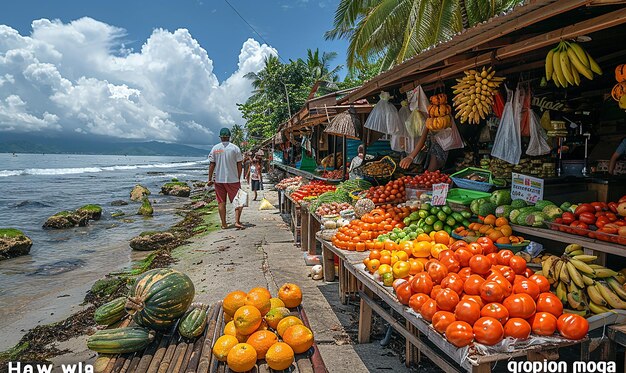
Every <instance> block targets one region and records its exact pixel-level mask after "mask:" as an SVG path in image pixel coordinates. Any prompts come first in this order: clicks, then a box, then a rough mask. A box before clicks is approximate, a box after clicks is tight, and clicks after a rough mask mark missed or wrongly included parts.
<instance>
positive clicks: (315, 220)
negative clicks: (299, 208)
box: [307, 211, 322, 255]
mask: <svg viewBox="0 0 626 373" xmlns="http://www.w3.org/2000/svg"><path fill="white" fill-rule="evenodd" d="M308 213H309V216H308V219H309V226H308V230H307V232H308V235H307V236H308V237H307V240H308V244H307V247H308V249H309V250H308V251H309V255H317V242H318V241H317V236H316V234H317V232H319V231H320V230H321V229H322V220H321V219H320V217H319V216H318V215H317V214H316V213H315V211H309V212H308Z"/></svg>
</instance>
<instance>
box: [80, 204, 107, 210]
mask: <svg viewBox="0 0 626 373" xmlns="http://www.w3.org/2000/svg"><path fill="white" fill-rule="evenodd" d="M78 210H81V211H88V212H102V207H100V205H85V206H83V207H81V208H79V209H78Z"/></svg>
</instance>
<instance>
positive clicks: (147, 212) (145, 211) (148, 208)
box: [137, 197, 154, 216]
mask: <svg viewBox="0 0 626 373" xmlns="http://www.w3.org/2000/svg"><path fill="white" fill-rule="evenodd" d="M153 213H154V210H153V209H152V204H150V200H148V199H147V198H145V197H144V199H143V202H142V203H141V207H140V208H139V210H138V211H137V215H143V216H152V214H153Z"/></svg>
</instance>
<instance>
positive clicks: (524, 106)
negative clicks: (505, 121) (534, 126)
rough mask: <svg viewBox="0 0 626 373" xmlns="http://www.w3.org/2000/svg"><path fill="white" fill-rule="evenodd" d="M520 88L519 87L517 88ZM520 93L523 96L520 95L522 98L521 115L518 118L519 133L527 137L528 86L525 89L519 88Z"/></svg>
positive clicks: (528, 118) (528, 128) (528, 126)
mask: <svg viewBox="0 0 626 373" xmlns="http://www.w3.org/2000/svg"><path fill="white" fill-rule="evenodd" d="M518 89H520V88H518ZM520 90H521V93H522V96H523V97H520V100H522V117H521V120H520V134H521V135H522V136H525V137H528V136H530V111H531V109H530V101H531V96H530V87H528V88H527V89H523V88H521V89H520Z"/></svg>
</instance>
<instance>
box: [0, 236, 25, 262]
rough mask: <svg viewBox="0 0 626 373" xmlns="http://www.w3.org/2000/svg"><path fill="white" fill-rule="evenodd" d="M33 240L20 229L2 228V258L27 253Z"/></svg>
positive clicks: (0, 243)
mask: <svg viewBox="0 0 626 373" xmlns="http://www.w3.org/2000/svg"><path fill="white" fill-rule="evenodd" d="M31 246H33V241H32V240H31V239H30V238H28V237H26V235H25V234H24V233H23V232H22V231H20V230H19V229H14V228H0V260H4V259H9V258H13V257H16V256H21V255H26V254H28V253H29V252H30V248H31Z"/></svg>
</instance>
